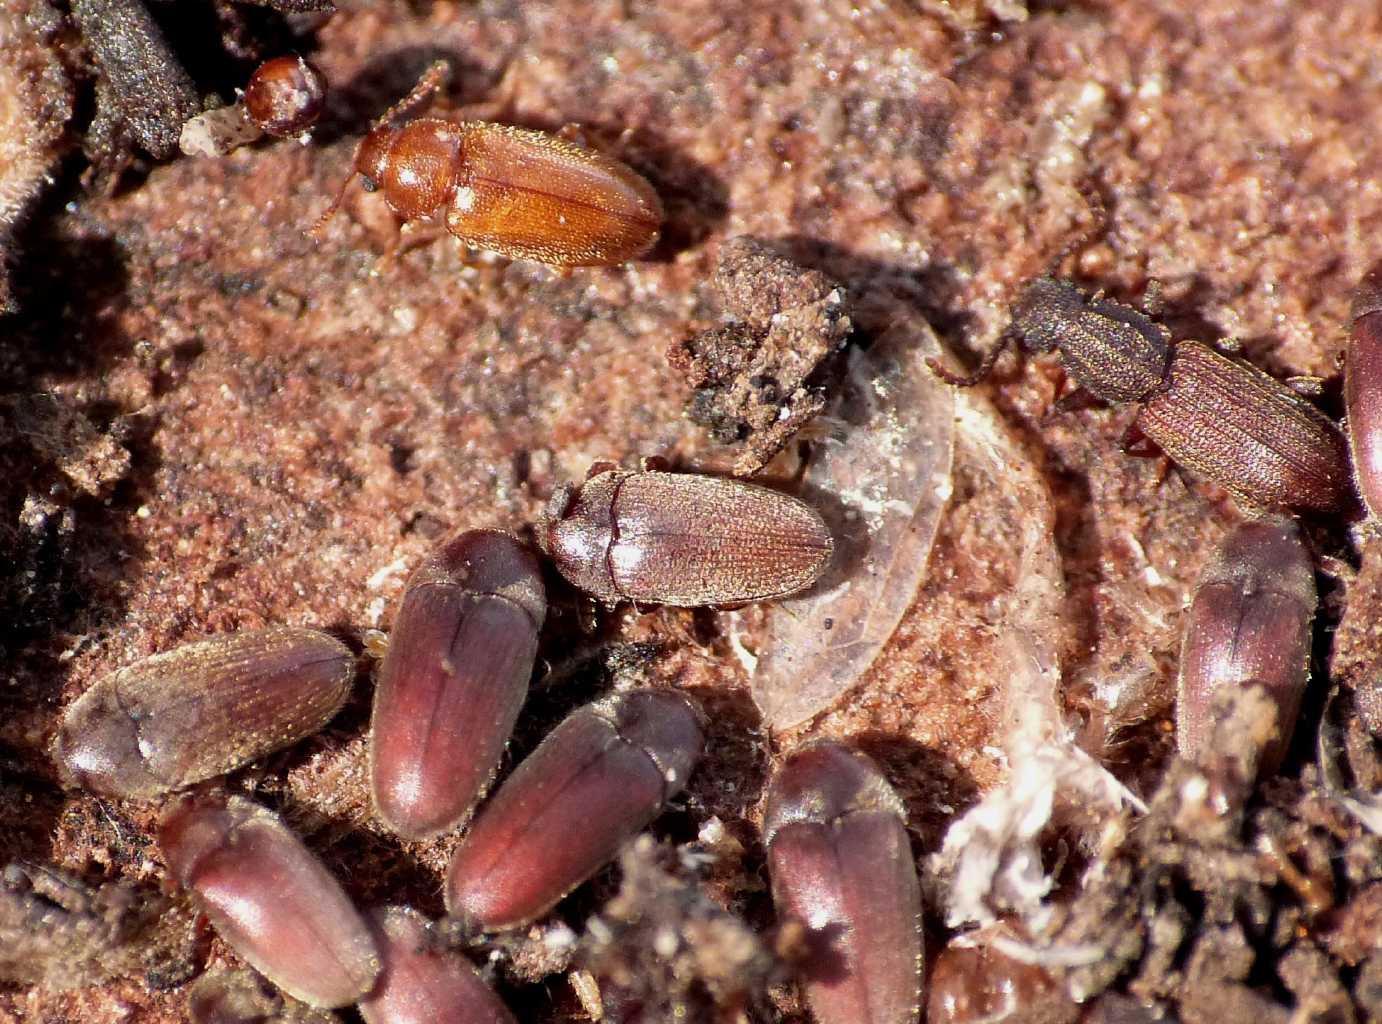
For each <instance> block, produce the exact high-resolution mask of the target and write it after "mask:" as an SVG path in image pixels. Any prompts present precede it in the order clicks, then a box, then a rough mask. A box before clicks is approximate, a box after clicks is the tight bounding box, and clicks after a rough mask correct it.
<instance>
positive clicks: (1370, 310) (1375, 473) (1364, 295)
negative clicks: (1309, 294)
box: [1344, 264, 1382, 518]
mask: <svg viewBox="0 0 1382 1024" xmlns="http://www.w3.org/2000/svg"><path fill="white" fill-rule="evenodd" d="M1352 320H1353V330H1352V331H1350V332H1349V337H1348V346H1347V348H1345V350H1344V352H1345V356H1344V409H1345V412H1346V413H1347V420H1348V436H1349V440H1350V442H1352V447H1353V472H1354V475H1355V477H1356V478H1357V481H1358V490H1359V493H1361V494H1362V496H1363V502H1364V504H1365V505H1367V508H1368V512H1369V513H1371V514H1372V516H1373V517H1374V518H1376V517H1378V516H1379V515H1382V264H1378V265H1377V266H1375V267H1373V268H1372V270H1370V271H1368V273H1367V275H1366V276H1365V277H1364V278H1363V280H1362V281H1360V282H1359V284H1358V290H1357V291H1356V292H1354V295H1353V311H1352Z"/></svg>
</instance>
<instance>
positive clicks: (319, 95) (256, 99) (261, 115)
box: [241, 54, 326, 138]
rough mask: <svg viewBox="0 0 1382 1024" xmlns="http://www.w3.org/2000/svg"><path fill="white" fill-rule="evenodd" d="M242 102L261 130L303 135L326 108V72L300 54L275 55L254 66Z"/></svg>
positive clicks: (280, 135) (295, 135)
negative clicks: (324, 73) (323, 72)
mask: <svg viewBox="0 0 1382 1024" xmlns="http://www.w3.org/2000/svg"><path fill="white" fill-rule="evenodd" d="M241 102H242V103H244V105H245V113H246V114H247V115H248V116H249V119H250V120H251V121H253V122H254V123H255V124H256V125H257V126H258V127H259V130H260V131H262V132H264V133H265V134H267V135H277V136H279V137H281V138H301V137H302V136H303V133H304V132H306V131H307V129H309V128H311V127H312V125H314V124H316V123H317V119H318V118H319V117H321V115H322V111H323V110H324V109H325V108H326V76H325V75H323V74H322V73H321V72H320V71H319V70H317V68H316V66H315V65H314V64H312V62H311V61H308V60H306V59H305V58H303V57H299V56H298V55H297V54H288V55H285V56H282V57H274V58H272V59H271V60H266V61H265V62H264V63H263V64H260V65H259V67H257V68H255V69H254V72H253V74H251V75H250V80H249V82H247V83H246V85H245V95H244V98H243V99H242V100H241Z"/></svg>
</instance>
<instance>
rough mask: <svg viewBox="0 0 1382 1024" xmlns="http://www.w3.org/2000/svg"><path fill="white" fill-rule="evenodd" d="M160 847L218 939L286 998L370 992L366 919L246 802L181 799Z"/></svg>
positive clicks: (375, 968) (343, 999)
mask: <svg viewBox="0 0 1382 1024" xmlns="http://www.w3.org/2000/svg"><path fill="white" fill-rule="evenodd" d="M158 844H159V847H160V848H161V849H162V850H163V856H164V858H165V859H166V860H167V862H168V871H169V873H170V874H172V876H173V877H174V878H176V879H177V880H178V882H179V883H180V884H181V885H182V886H183V887H184V888H187V889H190V890H192V892H193V893H194V894H195V895H196V897H197V903H198V905H199V906H200V907H201V909H202V911H203V912H204V913H205V914H206V916H207V917H208V918H210V919H211V924H212V925H213V926H214V927H215V929H216V931H217V932H218V933H219V934H220V936H221V938H223V939H225V940H226V942H228V943H229V944H230V945H231V947H232V948H233V949H234V950H235V951H236V952H237V953H239V954H240V955H241V956H242V957H244V958H245V959H246V960H247V961H249V963H250V964H251V965H252V966H253V967H254V968H255V970H257V971H259V972H260V973H261V974H263V975H264V976H265V977H266V978H268V979H269V980H270V981H272V982H273V983H274V984H275V985H277V986H278V987H279V988H281V989H283V991H285V992H287V993H288V994H289V995H290V996H293V997H294V998H295V999H301V1000H302V1001H303V1002H305V1003H310V1004H312V1005H313V1006H321V1007H327V1008H330V1007H336V1006H348V1005H350V1004H351V1003H353V1002H355V1001H356V1000H357V999H359V998H360V997H361V996H363V995H364V994H365V993H366V992H368V991H369V990H370V989H371V988H373V987H374V982H375V979H376V978H377V977H378V975H379V970H380V962H379V950H378V947H377V946H376V945H375V942H374V938H373V937H372V936H371V934H370V931H369V929H368V927H366V925H365V921H364V919H363V918H362V917H361V916H360V914H359V913H358V912H357V911H356V909H355V907H354V906H353V905H352V904H351V902H350V897H348V896H347V895H346V894H345V892H344V891H343V890H342V889H341V886H340V883H339V882H337V881H336V879H334V878H333V877H331V873H330V872H329V871H327V869H326V867H325V866H324V865H323V864H322V863H321V861H319V860H318V859H317V858H316V856H314V855H313V854H312V852H311V851H310V850H308V849H307V847H306V846H304V845H303V844H302V841H301V840H300V839H298V838H297V836H295V835H293V833H292V832H291V831H289V829H288V827H287V826H286V825H284V824H283V822H282V821H281V820H279V817H278V815H276V814H274V813H272V812H271V811H269V810H267V809H265V808H263V807H260V806H258V805H257V804H255V803H253V802H251V801H249V800H246V799H244V798H243V797H231V798H230V799H229V800H228V801H221V800H216V801H207V802H195V801H192V800H183V801H180V802H179V803H177V804H175V805H174V806H173V808H172V809H171V810H170V811H169V812H168V813H167V814H165V815H164V817H163V820H162V821H161V822H160V823H159V829H158Z"/></svg>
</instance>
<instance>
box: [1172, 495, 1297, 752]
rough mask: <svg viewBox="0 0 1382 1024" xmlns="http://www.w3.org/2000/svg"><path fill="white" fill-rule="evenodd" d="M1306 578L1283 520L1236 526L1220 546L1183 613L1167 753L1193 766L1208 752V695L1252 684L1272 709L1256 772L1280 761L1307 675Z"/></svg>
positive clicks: (1292, 529)
mask: <svg viewBox="0 0 1382 1024" xmlns="http://www.w3.org/2000/svg"><path fill="white" fill-rule="evenodd" d="M1318 603H1319V602H1318V597H1317V594H1316V591H1315V570H1314V566H1313V565H1312V564H1311V561H1310V553H1309V552H1308V551H1307V550H1306V548H1305V544H1304V542H1302V541H1301V539H1300V531H1299V530H1298V529H1297V528H1296V525H1295V523H1293V522H1292V521H1291V520H1289V519H1282V518H1276V519H1264V520H1261V521H1257V522H1247V523H1242V524H1240V525H1239V526H1237V527H1236V528H1235V529H1234V530H1233V531H1232V532H1231V533H1230V534H1229V535H1228V536H1227V537H1226V538H1224V542H1223V543H1222V544H1221V545H1220V547H1219V550H1218V551H1217V552H1216V553H1215V555H1214V557H1213V558H1212V559H1211V560H1210V562H1209V564H1208V565H1207V566H1205V569H1204V571H1203V572H1202V573H1201V574H1200V579H1199V581H1198V583H1197V584H1196V586H1195V596H1194V599H1193V600H1192V601H1191V603H1190V608H1189V609H1188V610H1187V612H1186V614H1185V625H1184V634H1183V636H1184V639H1183V641H1182V644H1181V655H1180V677H1179V683H1178V689H1177V694H1176V745H1177V747H1179V749H1180V753H1181V756H1182V757H1186V758H1189V759H1191V760H1193V761H1197V762H1201V763H1203V762H1204V761H1206V760H1207V759H1208V758H1210V757H1211V756H1212V755H1213V753H1214V751H1213V750H1212V749H1210V741H1211V738H1212V735H1213V726H1214V718H1213V710H1214V708H1213V704H1214V696H1215V694H1216V693H1218V692H1219V691H1220V690H1222V689H1224V688H1226V687H1233V686H1248V685H1257V686H1261V687H1262V688H1263V689H1264V690H1265V691H1266V692H1267V694H1268V696H1269V697H1270V698H1271V700H1272V702H1273V703H1274V704H1275V705H1276V708H1277V712H1278V713H1277V734H1276V736H1275V738H1273V739H1271V740H1270V741H1269V742H1267V743H1266V745H1265V747H1264V749H1263V751H1262V755H1261V760H1260V762H1259V764H1260V770H1261V773H1262V774H1271V773H1272V772H1275V771H1276V769H1277V768H1278V767H1279V766H1280V764H1281V760H1282V758H1283V757H1284V756H1285V754H1286V747H1287V745H1288V743H1289V741H1290V738H1291V733H1292V731H1293V730H1294V729H1295V724H1296V715H1297V713H1298V711H1299V709H1300V701H1301V696H1302V694H1303V693H1304V691H1305V684H1306V680H1307V678H1308V677H1309V674H1310V672H1309V669H1310V623H1311V621H1312V620H1313V619H1314V617H1315V608H1316V605H1317V604H1318Z"/></svg>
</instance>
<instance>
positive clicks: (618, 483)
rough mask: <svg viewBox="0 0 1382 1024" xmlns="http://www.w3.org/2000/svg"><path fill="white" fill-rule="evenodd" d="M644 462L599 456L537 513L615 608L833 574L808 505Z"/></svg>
mask: <svg viewBox="0 0 1382 1024" xmlns="http://www.w3.org/2000/svg"><path fill="white" fill-rule="evenodd" d="M644 465H645V468H644V469H643V470H641V471H637V472H635V471H631V470H621V469H619V468H617V467H616V466H615V465H614V464H613V463H609V462H596V463H595V464H594V465H592V466H591V467H590V471H589V473H588V474H587V476H586V480H585V482H584V483H582V484H580V485H575V484H566V485H565V486H563V487H562V488H560V489H559V490H558V491H557V492H556V494H554V495H553V496H552V500H551V501H550V502H549V503H548V505H547V508H546V510H545V511H544V512H543V514H542V516H541V517H540V518H539V520H538V522H537V542H538V545H539V546H540V547H541V548H542V550H543V551H544V552H545V553H546V555H547V557H548V558H550V559H551V560H552V562H553V563H554V564H555V565H556V567H557V570H558V571H559V572H560V573H561V574H562V575H563V576H565V577H566V579H567V580H569V581H570V582H571V583H573V584H575V585H576V586H577V587H579V588H580V589H581V590H584V591H586V592H587V593H589V594H592V595H594V596H595V597H596V598H598V599H599V600H601V601H604V602H605V603H606V604H609V605H615V604H618V603H619V602H620V601H634V602H646V603H648V604H665V605H673V606H678V607H683V608H693V607H699V606H707V605H711V606H725V605H736V604H745V603H748V602H751V601H766V600H770V599H772V598H778V597H785V596H786V595H788V594H794V593H796V592H798V591H800V590H805V589H806V588H807V587H809V586H811V585H812V584H813V583H815V582H816V580H818V579H819V578H820V576H821V574H822V573H823V572H824V571H825V568H826V566H827V564H828V563H829V561H830V557H831V554H832V553H833V551H834V540H833V539H832V537H831V535H830V531H829V530H828V529H827V528H826V525H825V521H824V520H822V519H821V516H820V513H818V512H817V511H816V510H815V509H813V508H812V507H811V506H810V505H808V504H806V503H805V502H803V501H799V500H798V499H796V498H793V497H790V496H789V495H786V494H780V493H778V492H777V491H772V490H769V489H768V488H766V487H758V486H755V485H753V484H746V483H742V482H740V481H738V480H725V479H722V478H720V477H712V476H699V475H696V474H691V473H669V472H665V471H663V470H662V469H660V468H658V467H660V466H661V465H662V463H661V462H660V461H659V460H655V459H654V460H645V462H644Z"/></svg>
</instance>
